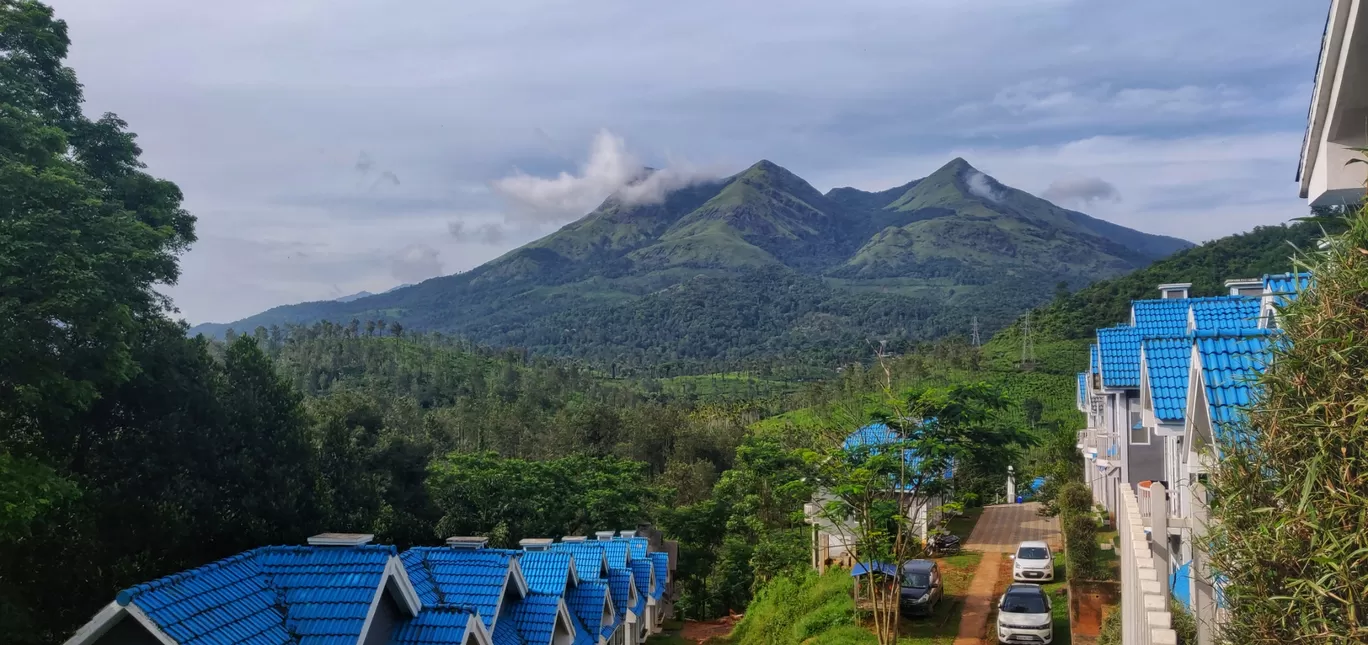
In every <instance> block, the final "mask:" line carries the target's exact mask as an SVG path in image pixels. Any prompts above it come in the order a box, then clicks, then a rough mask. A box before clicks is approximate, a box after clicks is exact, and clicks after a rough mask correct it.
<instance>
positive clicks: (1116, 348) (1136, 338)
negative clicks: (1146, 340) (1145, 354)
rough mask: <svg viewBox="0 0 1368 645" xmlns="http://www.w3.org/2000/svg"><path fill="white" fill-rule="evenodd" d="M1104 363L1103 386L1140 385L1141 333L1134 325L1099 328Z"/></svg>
mask: <svg viewBox="0 0 1368 645" xmlns="http://www.w3.org/2000/svg"><path fill="white" fill-rule="evenodd" d="M1097 344H1098V351H1099V354H1100V358H1101V363H1102V386H1103V387H1118V388H1135V387H1140V334H1139V333H1137V332H1136V330H1135V328H1134V327H1129V326H1123V327H1109V328H1106V329H1099V330H1097Z"/></svg>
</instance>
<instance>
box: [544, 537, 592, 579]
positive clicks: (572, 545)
mask: <svg viewBox="0 0 1368 645" xmlns="http://www.w3.org/2000/svg"><path fill="white" fill-rule="evenodd" d="M551 550H552V551H559V552H563V553H569V554H570V555H573V556H575V574H576V575H578V576H579V577H580V580H602V579H603V566H604V564H603V562H604V557H605V555H604V553H603V543H602V542H598V541H594V542H557V543H555V544H553V545H551Z"/></svg>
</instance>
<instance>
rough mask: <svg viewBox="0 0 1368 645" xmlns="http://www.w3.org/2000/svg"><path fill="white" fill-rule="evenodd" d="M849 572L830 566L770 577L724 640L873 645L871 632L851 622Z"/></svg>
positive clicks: (750, 644) (744, 644)
mask: <svg viewBox="0 0 1368 645" xmlns="http://www.w3.org/2000/svg"><path fill="white" fill-rule="evenodd" d="M852 588H853V583H852V582H851V578H850V572H849V571H845V570H843V569H839V568H832V569H831V570H829V571H827V572H826V574H824V575H820V576H819V575H817V573H816V572H813V571H809V572H806V573H803V574H801V575H796V576H791V577H790V576H785V577H780V578H776V579H774V580H772V581H770V583H769V584H767V585H765V587H764V588H762V589H761V590H760V591H759V593H757V594H756V595H755V599H754V600H752V601H751V604H750V606H748V607H747V608H746V614H745V617H744V618H742V619H741V622H739V623H737V624H736V629H734V630H732V633H731V635H730V636H728V637H727V638H725V639H718V640H719V641H722V642H723V643H728V644H731V645H799V644H800V643H803V644H805V645H806V644H808V643H809V642H810V643H812V644H830V645H873V644H874V643H877V642H878V639H876V638H874V634H873V633H871V632H869V631H868V630H866V629H864V628H861V627H859V626H857V625H856V624H855V601H854V600H853V599H852V598H851V589H852Z"/></svg>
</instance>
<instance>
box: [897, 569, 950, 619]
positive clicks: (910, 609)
mask: <svg viewBox="0 0 1368 645" xmlns="http://www.w3.org/2000/svg"><path fill="white" fill-rule="evenodd" d="M901 586H902V589H901V592H902V597H901V599H900V602H901V604H902V611H903V614H907V615H911V614H929V613H931V611H932V610H934V609H935V608H936V603H938V602H940V599H941V594H942V593H944V588H943V586H942V583H941V575H940V567H938V566H936V563H935V562H932V561H930V560H910V561H908V562H907V564H904V565H903V569H902V582H901Z"/></svg>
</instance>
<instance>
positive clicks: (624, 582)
mask: <svg viewBox="0 0 1368 645" xmlns="http://www.w3.org/2000/svg"><path fill="white" fill-rule="evenodd" d="M608 586H609V587H610V588H611V589H612V592H613V608H614V609H616V610H617V621H618V622H622V620H623V619H624V618H626V616H627V610H628V609H633V608H634V607H635V605H633V606H630V607H629V606H628V605H627V600H628V599H629V598H631V597H632V596H631V593H632V573H631V572H630V571H628V570H627V569H619V568H617V567H613V568H612V569H609V570H608Z"/></svg>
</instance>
